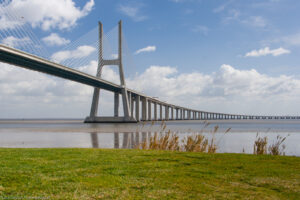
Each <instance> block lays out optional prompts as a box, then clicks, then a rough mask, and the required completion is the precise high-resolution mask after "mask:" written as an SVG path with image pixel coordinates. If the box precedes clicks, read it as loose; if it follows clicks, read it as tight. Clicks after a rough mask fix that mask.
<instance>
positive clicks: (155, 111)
mask: <svg viewBox="0 0 300 200" xmlns="http://www.w3.org/2000/svg"><path fill="white" fill-rule="evenodd" d="M154 120H155V121H157V103H156V102H154Z"/></svg>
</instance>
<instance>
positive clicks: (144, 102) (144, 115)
mask: <svg viewBox="0 0 300 200" xmlns="http://www.w3.org/2000/svg"><path fill="white" fill-rule="evenodd" d="M146 120H147V99H146V97H143V98H142V121H146Z"/></svg>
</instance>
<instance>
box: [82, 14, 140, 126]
mask: <svg viewBox="0 0 300 200" xmlns="http://www.w3.org/2000/svg"><path fill="white" fill-rule="evenodd" d="M98 26H99V55H98V68H97V74H96V77H97V78H99V79H100V78H101V75H102V69H103V67H104V66H105V65H116V66H118V67H119V75H120V88H121V89H120V91H116V92H115V94H114V116H111V117H102V116H101V117H100V116H97V115H98V105H99V97H100V88H96V87H95V88H94V94H93V100H92V105H91V112H90V116H88V117H86V119H85V122H86V123H101V122H103V123H105V122H136V121H137V120H136V119H135V118H134V116H133V114H132V112H131V108H130V106H132V105H130V100H129V97H128V91H127V88H126V83H125V77H124V70H123V64H122V21H121V20H120V21H119V36H118V37H119V41H118V43H119V48H118V57H117V58H116V59H111V60H106V59H103V25H102V23H101V22H98ZM120 95H121V96H122V102H123V112H124V116H123V117H120V116H119V96H120ZM130 98H132V97H130Z"/></svg>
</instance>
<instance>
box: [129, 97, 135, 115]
mask: <svg viewBox="0 0 300 200" xmlns="http://www.w3.org/2000/svg"><path fill="white" fill-rule="evenodd" d="M130 101H131V103H130V108H131V117H135V116H134V98H133V96H131V99H130Z"/></svg>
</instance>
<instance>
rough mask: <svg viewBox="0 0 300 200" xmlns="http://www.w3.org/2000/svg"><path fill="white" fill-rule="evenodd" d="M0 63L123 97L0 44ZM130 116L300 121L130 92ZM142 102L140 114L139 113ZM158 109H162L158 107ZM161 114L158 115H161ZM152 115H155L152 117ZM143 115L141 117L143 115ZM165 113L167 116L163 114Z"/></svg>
mask: <svg viewBox="0 0 300 200" xmlns="http://www.w3.org/2000/svg"><path fill="white" fill-rule="evenodd" d="M0 62H4V63H8V64H11V65H15V66H19V67H22V68H26V69H30V70H34V71H38V72H42V73H45V74H49V75H53V76H56V77H60V78H63V79H67V80H71V81H75V82H78V83H82V84H85V85H89V86H92V87H97V88H101V89H104V90H107V91H111V92H114V93H118V94H121V89H122V88H121V86H120V85H117V84H115V83H112V82H109V81H106V80H103V79H99V78H96V77H94V76H92V75H89V74H86V73H84V72H81V71H78V70H75V69H71V68H69V67H66V66H63V65H60V64H57V63H54V62H51V61H49V60H46V59H43V58H40V57H37V56H34V55H31V54H28V53H25V52H23V51H20V50H17V49H14V48H11V47H7V46H4V45H0ZM127 91H128V98H129V103H130V108H131V113H130V114H131V116H132V117H134V118H135V119H136V121H152V120H155V121H156V120H236V119H249V120H251V119H253V120H254V119H257V120H261V119H300V116H254V115H233V114H225V113H214V112H205V111H199V110H194V109H189V108H185V107H181V106H177V105H173V104H168V103H166V102H163V101H160V100H158V99H156V98H153V97H149V96H147V95H145V94H143V93H140V92H137V91H134V90H132V89H127ZM140 102H141V112H140ZM158 107H159V108H158ZM158 111H159V113H158ZM152 112H153V114H152ZM140 113H141V116H140ZM163 113H164V114H163Z"/></svg>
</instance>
